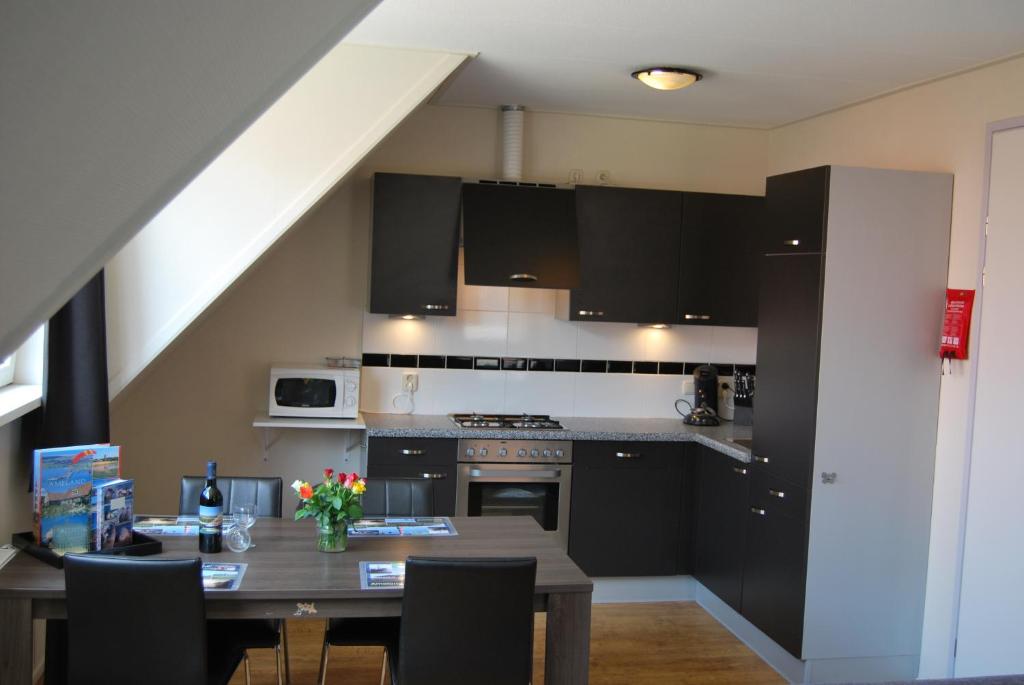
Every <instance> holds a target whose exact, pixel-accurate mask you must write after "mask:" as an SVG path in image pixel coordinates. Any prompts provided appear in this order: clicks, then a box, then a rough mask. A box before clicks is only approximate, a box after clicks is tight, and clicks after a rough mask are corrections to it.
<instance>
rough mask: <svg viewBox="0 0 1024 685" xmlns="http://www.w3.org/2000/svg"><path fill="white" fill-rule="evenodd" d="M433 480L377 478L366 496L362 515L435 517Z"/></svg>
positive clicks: (372, 482)
mask: <svg viewBox="0 0 1024 685" xmlns="http://www.w3.org/2000/svg"><path fill="white" fill-rule="evenodd" d="M433 515H434V481H432V480H430V479H428V478H374V479H373V480H371V481H370V482H369V483H368V484H367V487H366V494H364V495H363V516H433Z"/></svg>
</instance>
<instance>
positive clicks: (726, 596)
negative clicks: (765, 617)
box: [693, 446, 750, 611]
mask: <svg viewBox="0 0 1024 685" xmlns="http://www.w3.org/2000/svg"><path fill="white" fill-rule="evenodd" d="M700 450H701V453H700V461H699V474H698V476H697V507H696V509H697V514H696V515H697V526H696V533H695V536H694V538H695V539H694V554H693V566H694V568H693V576H694V578H696V579H697V580H699V581H700V582H701V584H702V585H704V587H706V588H707V589H708V590H710V591H711V592H713V593H714V594H715V595H717V596H718V598H719V599H721V600H722V601H723V602H725V603H726V604H728V605H729V606H731V607H732V608H733V609H735V610H736V611H740V606H741V599H742V596H743V555H744V549H745V546H744V544H745V537H746V528H747V516H748V513H749V511H750V502H749V494H750V468H749V465H747V464H744V463H743V462H740V461H737V460H736V459H733V458H732V457H728V456H726V455H724V454H721V453H719V452H716V451H715V450H713V449H711V448H709V447H703V446H702V447H701V448H700Z"/></svg>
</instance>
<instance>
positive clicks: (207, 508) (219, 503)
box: [199, 461, 224, 553]
mask: <svg viewBox="0 0 1024 685" xmlns="http://www.w3.org/2000/svg"><path fill="white" fill-rule="evenodd" d="M223 526H224V496H223V495H221V494H220V490H218V489H217V462H215V461H210V462H207V463H206V487H205V488H203V491H202V492H201V493H199V551H200V552H206V553H216V552H219V551H220V547H221V529H222V528H223Z"/></svg>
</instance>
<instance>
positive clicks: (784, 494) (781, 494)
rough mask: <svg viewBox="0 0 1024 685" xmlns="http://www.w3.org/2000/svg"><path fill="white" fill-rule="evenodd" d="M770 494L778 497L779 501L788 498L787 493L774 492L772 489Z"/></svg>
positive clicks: (769, 489) (769, 490) (769, 491)
mask: <svg viewBox="0 0 1024 685" xmlns="http://www.w3.org/2000/svg"><path fill="white" fill-rule="evenodd" d="M768 494H769V495H771V496H772V497H778V498H779V499H782V498H783V497H785V496H786V493H785V492H783V491H782V490H772V489H771V488H768Z"/></svg>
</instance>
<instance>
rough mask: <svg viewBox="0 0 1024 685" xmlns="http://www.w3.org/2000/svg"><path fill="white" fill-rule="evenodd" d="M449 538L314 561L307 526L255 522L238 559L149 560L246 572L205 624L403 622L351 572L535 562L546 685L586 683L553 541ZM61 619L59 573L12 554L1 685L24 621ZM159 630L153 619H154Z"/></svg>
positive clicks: (568, 579)
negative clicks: (422, 562) (443, 560)
mask: <svg viewBox="0 0 1024 685" xmlns="http://www.w3.org/2000/svg"><path fill="white" fill-rule="evenodd" d="M450 520H451V522H452V524H453V525H454V528H455V530H456V532H457V534H456V535H439V536H429V537H406V536H380V537H356V536H350V537H349V541H348V549H347V550H346V551H344V552H340V553H324V552H318V551H317V549H316V528H315V523H314V522H313V521H311V520H303V521H291V520H287V519H276V518H261V519H258V520H257V522H256V524H255V525H254V526H253V527H252V529H251V530H250V533H251V535H252V540H253V542H254V543H255V544H254V545H253V546H252V547H251V548H249V549H248V550H247V551H245V552H241V553H234V552H230V551H227V547H226V546H225V551H223V552H221V553H218V554H200V553H199V552H198V543H197V539H196V537H194V536H191V537H185V536H182V537H171V536H166V537H160V538H159V539H160V540H161V542H162V544H163V551H162V552H161V553H160V554H157V555H153V556H150V557H144V558H151V559H161V558H164V559H175V558H177V559H180V558H188V557H192V558H194V557H197V556H199V557H202V558H203V560H204V562H222V563H244V564H247V568H246V571H245V574H244V576H243V578H242V582H241V585H240V586H239V587H238V589H236V590H207V591H206V593H205V595H206V613H207V616H208V617H209V618H218V619H232V618H239V619H241V618H281V619H288V620H296V619H311V618H312V619H327V618H338V617H351V616H401V613H402V589H401V588H385V589H363V588H362V586H361V583H360V572H359V562H361V561H366V562H381V561H404V560H405V559H406V558H408V557H410V556H425V557H470V558H481V557H536V559H537V579H536V589H535V594H534V610H535V611H537V612H545V613H546V615H547V617H546V631H545V648H544V653H545V658H544V682H545V683H546V684H547V685H556V684H565V685H569V684H570V683H571V684H573V685H579V684H582V683H586V682H587V679H588V669H589V660H590V606H591V598H592V594H593V583H592V582H591V580H590V579H589V578H588V577H587V576H586V574H584V573H583V571H581V570H580V569H579V567H578V566H576V564H575V563H573V561H572V559H570V558H569V556H568V554H566V552H565V550H564V549H563V548H562V546H561V544H560V543H559V540H558V538H557V537H554V536H552V535H551V534H550V533H546V532H545V531H544V530H543V529H542V528H541V526H540V525H539V524H538V523H537V522H536V521H535V520H534V519H533V518H531V517H528V516H507V517H503V516H494V517H451V519H450ZM66 617H67V612H66V608H65V594H64V572H63V571H62V570H60V569H57V568H54V567H52V566H50V565H48V564H46V563H44V562H43V561H40V560H38V559H36V558H34V557H31V556H29V555H28V554H26V553H24V552H19V553H18V554H17V555H16V556H15V557H14V558H13V559H12V560H11V561H9V562H8V563H7V565H6V566H4V567H3V568H2V569H0V683H4V684H5V685H31V683H32V667H33V664H32V653H33V650H32V635H33V631H32V620H33V619H62V618H66ZM154 620H159V617H154Z"/></svg>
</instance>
